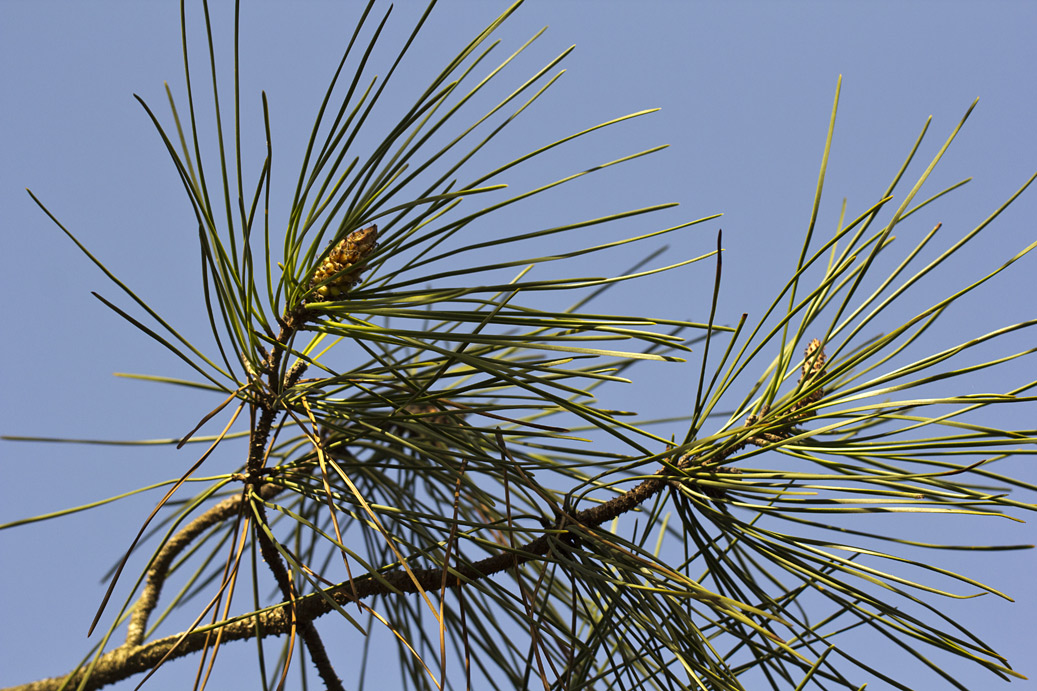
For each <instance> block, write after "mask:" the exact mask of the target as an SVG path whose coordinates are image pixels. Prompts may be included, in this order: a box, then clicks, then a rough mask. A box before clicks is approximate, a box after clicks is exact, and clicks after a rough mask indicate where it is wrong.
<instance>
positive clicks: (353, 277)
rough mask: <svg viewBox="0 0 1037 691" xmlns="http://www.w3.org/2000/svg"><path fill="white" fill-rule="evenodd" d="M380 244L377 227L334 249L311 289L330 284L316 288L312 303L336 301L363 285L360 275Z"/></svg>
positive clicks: (357, 233) (358, 232) (355, 234)
mask: <svg viewBox="0 0 1037 691" xmlns="http://www.w3.org/2000/svg"><path fill="white" fill-rule="evenodd" d="M377 240H378V226H377V225H370V226H367V227H366V228H361V229H359V230H354V231H353V232H352V233H350V234H349V235H348V236H347V237H346V238H344V239H343V240H341V241H340V242H339V243H338V244H337V245H335V246H334V247H333V248H332V249H331V252H329V253H328V256H327V257H326V258H325V259H324V261H323V262H321V265H320V266H318V267H317V270H316V271H314V272H313V277H312V278H311V279H310V287H311V288H312V287H313V286H316V285H318V284H319V283H321V282H323V281H328V279H332V280H330V281H328V282H327V283H325V284H324V285H322V286H320V287H318V288H316V289H315V290H314V291H313V295H312V296H311V298H310V301H311V302H321V301H324V300H334V299H336V298H340V297H342V296H344V295H345V294H346V293H348V292H349V291H350V289H351V288H353V286H355V285H356V284H357V283H359V282H360V273H361V272H362V271H363V270H364V269H365V268H366V265H365V263H364V261H365V260H366V259H367V257H368V255H370V254H371V252H372V251H374V248H375V247H376V246H377Z"/></svg>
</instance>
